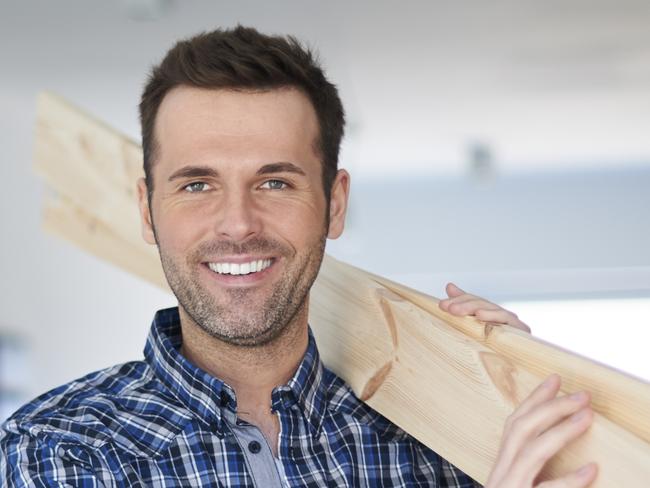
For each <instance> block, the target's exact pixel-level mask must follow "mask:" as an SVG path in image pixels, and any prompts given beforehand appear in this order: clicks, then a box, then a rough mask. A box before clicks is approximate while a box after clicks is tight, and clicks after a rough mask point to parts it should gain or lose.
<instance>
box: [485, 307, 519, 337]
mask: <svg viewBox="0 0 650 488" xmlns="http://www.w3.org/2000/svg"><path fill="white" fill-rule="evenodd" d="M504 312H505V313H504ZM474 315H475V316H476V318H477V319H479V320H482V321H483V322H491V323H494V324H508V325H510V326H512V327H515V328H517V329H520V330H523V331H524V332H528V333H530V327H528V326H527V325H526V324H525V323H524V322H522V321H521V320H519V317H517V315H516V314H514V313H512V312H509V311H507V310H504V309H499V310H486V309H481V310H477V311H476V313H475V314H474Z"/></svg>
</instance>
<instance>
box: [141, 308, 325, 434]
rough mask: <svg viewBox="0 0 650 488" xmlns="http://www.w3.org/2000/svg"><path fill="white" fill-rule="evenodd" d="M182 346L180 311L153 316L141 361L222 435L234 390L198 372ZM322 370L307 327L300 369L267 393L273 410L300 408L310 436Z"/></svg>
mask: <svg viewBox="0 0 650 488" xmlns="http://www.w3.org/2000/svg"><path fill="white" fill-rule="evenodd" d="M181 343H182V335H181V323H180V316H179V313H178V307H173V308H168V309H164V310H160V311H158V312H156V315H155V316H154V319H153V323H152V324H151V330H150V331H149V337H148V338H147V343H146V345H145V348H144V356H145V360H146V361H147V363H148V364H149V366H150V367H151V368H152V369H153V371H154V374H155V375H156V376H157V377H158V379H159V380H160V381H161V382H162V383H163V384H164V385H165V386H166V387H167V388H168V389H169V391H170V392H171V393H172V394H173V395H174V397H176V398H177V399H178V400H179V401H180V402H181V403H182V404H183V405H184V406H185V407H186V408H188V409H189V410H190V411H192V412H194V413H195V414H196V415H197V417H198V419H199V420H200V421H202V422H204V423H206V424H208V425H211V426H213V427H214V428H215V429H216V430H217V433H218V434H222V433H223V431H224V426H223V421H224V419H223V415H222V410H221V409H222V408H230V409H231V410H233V411H235V410H236V397H235V392H234V391H233V389H232V388H231V387H230V386H229V385H228V384H226V383H224V382H223V381H221V380H220V379H219V378H216V377H214V376H212V375H210V374H209V373H207V372H206V371H204V370H202V369H200V368H198V367H197V366H195V365H193V364H192V363H191V362H190V361H188V360H187V359H186V358H185V357H184V356H183V355H181V353H180V347H181ZM324 372H325V369H324V367H323V364H322V362H321V360H320V356H319V354H318V349H317V347H316V341H315V339H314V336H313V334H312V331H311V328H309V342H308V346H307V351H306V352H305V355H304V356H303V359H302V360H301V362H300V364H299V365H298V369H297V370H296V372H295V374H294V375H293V377H292V378H291V379H290V380H289V382H288V383H287V384H286V385H282V386H279V387H276V388H275V389H274V390H273V392H272V395H271V407H272V409H273V410H280V411H281V410H286V409H288V408H291V407H292V406H293V405H294V404H297V405H298V406H299V407H300V410H301V412H302V414H303V415H304V417H305V419H306V421H307V423H308V424H309V426H310V430H311V432H312V434H313V435H314V436H316V437H317V436H318V435H319V434H320V429H321V426H322V422H323V417H324V415H325V407H326V399H327V396H326V385H325V381H323V377H324Z"/></svg>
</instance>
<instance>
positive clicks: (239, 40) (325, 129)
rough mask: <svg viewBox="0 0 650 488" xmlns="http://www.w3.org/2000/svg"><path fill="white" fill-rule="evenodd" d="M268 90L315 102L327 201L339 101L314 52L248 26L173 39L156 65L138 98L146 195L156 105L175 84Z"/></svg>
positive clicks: (339, 130) (340, 116) (339, 128)
mask: <svg viewBox="0 0 650 488" xmlns="http://www.w3.org/2000/svg"><path fill="white" fill-rule="evenodd" d="M179 85H189V86H193V87H199V88H227V89H244V90H245V89H251V90H269V89H274V88H283V87H295V88H298V89H299V90H301V91H302V92H303V93H305V95H307V97H308V98H309V100H310V101H311V103H312V104H313V106H314V109H315V111H316V116H317V118H318V124H319V136H318V139H317V140H316V141H314V142H315V150H316V151H317V154H318V155H319V156H320V158H321V160H322V180H323V189H324V191H325V198H326V200H327V201H328V202H329V199H330V193H331V188H332V183H333V182H334V178H335V176H336V172H337V169H338V156H339V147H340V145H341V139H342V138H343V131H344V126H345V114H344V110H343V104H342V103H341V99H340V98H339V95H338V91H337V89H336V86H335V85H333V84H332V83H330V82H329V81H328V80H327V79H326V78H325V74H324V73H323V70H322V68H321V67H320V65H319V63H318V61H317V60H316V59H315V56H314V55H313V54H312V52H311V51H310V50H309V49H307V48H305V47H303V46H302V45H301V43H300V42H299V41H298V40H297V39H296V38H295V37H293V36H286V37H283V36H269V35H265V34H261V33H260V32H258V31H257V30H255V29H253V28H250V27H243V26H241V25H238V26H237V27H235V28H234V29H216V30H214V31H212V32H202V33H200V34H197V35H196V36H194V37H191V38H189V39H184V40H181V41H179V42H177V43H176V44H175V45H174V46H173V47H172V48H171V49H170V50H169V51H168V52H167V54H166V55H165V58H164V59H163V60H162V62H161V63H160V64H159V65H157V66H154V67H153V68H152V70H151V74H150V75H149V78H148V80H147V84H146V85H145V88H144V91H143V93H142V98H141V101H140V124H141V126H142V149H143V153H144V173H145V180H146V183H147V191H148V193H149V199H151V195H152V192H153V177H152V174H151V168H152V164H153V162H154V160H155V158H156V150H157V147H158V143H157V142H156V140H155V138H154V125H155V121H156V114H157V112H158V107H160V104H161V102H162V100H163V98H164V97H165V95H166V94H167V93H168V92H169V91H170V90H171V89H172V88H174V87H176V86H179Z"/></svg>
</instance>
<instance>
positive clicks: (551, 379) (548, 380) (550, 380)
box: [544, 374, 555, 388]
mask: <svg viewBox="0 0 650 488" xmlns="http://www.w3.org/2000/svg"><path fill="white" fill-rule="evenodd" d="M554 382H555V375H554V374H553V375H551V376H549V377H548V378H546V380H545V381H544V387H545V388H549V387H550V386H551V385H552V384H553V383H554Z"/></svg>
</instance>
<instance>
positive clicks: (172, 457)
mask: <svg viewBox="0 0 650 488" xmlns="http://www.w3.org/2000/svg"><path fill="white" fill-rule="evenodd" d="M140 113H141V122H142V140H143V150H144V169H145V175H146V176H145V179H143V180H141V181H139V182H138V192H139V201H140V214H141V218H142V232H143V236H144V239H145V240H146V241H147V242H149V243H150V244H155V245H157V246H158V250H159V253H160V259H161V262H162V265H163V268H164V271H165V275H166V277H167V280H168V282H169V284H170V287H171V289H172V290H173V292H174V294H175V295H176V297H177V298H178V302H179V306H178V308H174V309H168V310H162V311H159V312H158V313H157V314H156V316H155V318H154V321H153V324H152V328H151V332H150V335H149V338H148V340H147V344H146V347H145V360H144V361H136V362H131V363H126V364H122V365H117V366H114V367H112V368H108V369H106V370H102V371H99V372H96V373H92V374H90V375H88V376H86V377H84V378H81V379H79V380H76V381H73V382H71V383H69V384H67V385H64V386H62V387H59V388H57V389H55V390H52V391H51V392H48V393H46V394H44V395H42V396H41V397H39V398H37V399H35V400H34V401H32V402H31V403H29V404H28V405H26V406H24V407H23V408H22V409H20V410H19V411H18V412H16V413H15V414H14V415H13V416H12V417H11V418H10V419H9V420H8V421H7V422H6V424H5V425H4V426H3V431H2V434H1V435H2V438H1V440H0V445H1V448H2V453H3V454H2V465H1V469H0V474H1V475H2V477H3V482H4V483H5V484H7V485H9V486H164V487H168V486H200V487H207V486H233V487H248V486H258V487H276V486H300V487H305V486H309V487H320V486H350V487H357V486H446V487H470V486H475V482H474V481H472V480H471V479H470V478H469V477H468V476H466V475H465V474H463V473H462V472H460V471H459V470H458V469H456V468H455V467H453V466H452V465H450V464H449V463H448V462H447V461H445V460H444V459H441V458H440V457H439V456H438V455H437V454H436V453H435V452H433V451H431V450H430V449H428V448H426V447H425V446H423V445H422V444H420V443H419V442H417V441H416V440H415V439H413V438H412V437H411V436H409V435H408V434H406V433H405V432H403V431H402V430H401V429H399V428H398V427H396V426H395V425H393V424H391V423H390V422H389V421H388V420H387V419H385V418H384V417H382V416H381V415H379V414H378V413H377V412H375V411H373V410H372V409H371V408H370V407H368V406H367V405H365V404H364V403H362V402H361V401H360V400H359V399H358V398H357V397H356V396H355V395H354V393H353V392H352V391H351V390H350V388H349V387H348V386H347V385H346V384H345V383H344V382H343V381H342V380H341V379H340V378H338V377H336V376H335V375H334V374H333V373H332V372H330V371H329V370H327V369H326V368H324V366H323V365H322V363H321V362H320V360H319V356H318V350H317V347H316V344H315V341H314V338H313V336H312V334H311V332H310V330H309V326H308V322H307V319H308V306H309V290H310V288H311V286H312V284H313V282H314V280H315V278H316V275H317V274H318V270H319V267H320V264H321V260H322V258H323V253H324V249H325V242H326V239H327V238H328V237H329V238H332V239H335V238H337V237H339V235H341V233H342V232H343V227H344V219H345V214H346V209H347V200H348V193H349V183H350V177H349V175H348V173H347V172H346V171H345V170H342V169H341V170H339V169H338V167H337V164H338V163H337V161H338V151H339V145H340V141H341V138H342V135H343V126H344V116H343V107H342V105H341V102H340V100H339V97H338V94H337V91H336V89H335V87H334V86H333V85H332V84H330V83H329V82H328V81H327V80H326V78H325V77H324V74H323V72H322V70H321V69H320V68H319V67H318V65H317V64H316V63H315V61H314V60H313V59H312V56H311V54H310V53H309V52H308V51H306V50H304V49H303V48H302V47H301V46H300V45H299V43H298V42H297V41H295V40H293V39H291V38H288V39H287V38H281V37H268V36H264V35H261V34H260V33H258V32H257V31H255V30H253V29H247V28H243V27H237V28H236V29H234V30H217V31H215V32H211V33H207V34H201V35H198V36H196V37H194V38H192V39H189V40H185V41H182V42H179V43H178V44H177V45H176V46H174V47H173V48H172V50H171V51H169V52H168V53H167V55H166V57H165V59H164V60H163V61H162V63H161V64H160V65H159V66H157V67H156V68H154V70H153V72H152V75H151V77H150V79H149V81H148V83H147V86H146V87H145V90H144V93H143V96H142V101H141V104H140ZM447 292H448V294H449V296H450V298H449V299H448V300H445V301H443V302H442V303H441V307H443V308H444V309H446V310H448V311H450V312H451V313H455V314H459V315H475V316H477V317H478V318H479V319H482V320H489V321H491V322H496V323H508V324H511V325H514V326H518V327H521V328H525V327H526V326H525V325H524V324H523V323H521V322H520V321H519V320H518V319H517V318H516V316H515V315H514V314H512V313H510V312H507V311H505V310H503V309H502V308H500V307H498V306H496V305H494V304H491V303H489V302H487V301H485V300H482V299H480V298H478V297H475V296H473V295H469V294H466V293H464V292H463V291H462V290H460V289H459V288H457V287H455V286H454V285H453V284H449V285H448V288H447ZM431 387H432V388H435V385H431ZM558 388H559V379H558V378H557V377H551V378H549V380H548V381H547V383H546V385H545V386H541V387H540V388H539V389H538V390H536V391H535V392H534V393H533V394H532V395H531V397H529V398H528V399H527V400H526V401H525V402H524V403H523V404H522V406H521V407H520V408H519V409H518V410H517V411H516V412H515V413H514V414H513V416H512V418H511V419H512V421H511V422H510V424H509V425H508V427H507V429H506V433H505V435H504V442H503V447H502V451H501V454H500V456H499V459H498V461H497V464H496V466H495V469H494V471H493V473H492V475H491V477H490V480H489V481H488V486H491V487H509V486H512V487H515V486H516V487H523V486H533V483H534V479H535V477H536V476H537V473H539V471H540V469H541V468H542V466H543V464H544V462H545V461H546V460H547V459H548V458H549V457H550V456H551V455H552V454H553V453H555V452H556V451H557V450H559V449H560V448H561V447H562V445H564V444H565V443H566V442H568V441H569V440H571V439H573V438H575V437H576V436H577V435H579V434H580V433H581V432H583V431H584V430H585V429H586V428H587V427H588V425H589V422H590V420H591V417H590V411H589V409H588V406H587V403H588V397H587V395H584V394H583V395H582V396H581V397H579V398H575V399H571V398H558V399H555V396H556V393H557V391H558ZM576 412H581V413H582V415H583V417H582V418H578V421H576V422H574V421H571V420H568V419H567V417H568V416H569V415H571V414H574V413H576ZM594 476H595V471H594V468H593V467H588V468H587V471H586V474H582V475H580V474H578V473H573V474H571V475H568V476H567V477H566V479H565V480H564V481H565V482H566V483H570V482H572V483H573V484H565V485H560V484H557V485H551V484H547V485H543V486H587V484H588V483H589V482H590V481H591V480H592V479H593V477H594ZM561 481H562V480H558V481H557V483H560V482H561ZM540 486H542V485H540Z"/></svg>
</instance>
